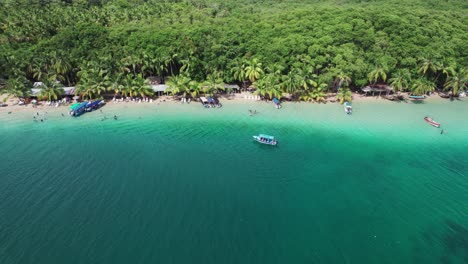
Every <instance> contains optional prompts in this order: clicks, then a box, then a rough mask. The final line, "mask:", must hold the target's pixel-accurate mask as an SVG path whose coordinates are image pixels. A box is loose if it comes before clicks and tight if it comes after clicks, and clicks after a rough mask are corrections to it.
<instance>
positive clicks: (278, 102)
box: [273, 97, 281, 109]
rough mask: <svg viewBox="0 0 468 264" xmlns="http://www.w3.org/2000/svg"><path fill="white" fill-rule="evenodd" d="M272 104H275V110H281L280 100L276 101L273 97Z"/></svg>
mask: <svg viewBox="0 0 468 264" xmlns="http://www.w3.org/2000/svg"><path fill="white" fill-rule="evenodd" d="M273 103H274V104H275V107H276V109H280V108H281V102H280V100H278V98H276V97H274V98H273Z"/></svg>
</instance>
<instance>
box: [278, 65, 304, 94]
mask: <svg viewBox="0 0 468 264" xmlns="http://www.w3.org/2000/svg"><path fill="white" fill-rule="evenodd" d="M281 81H282V82H281V86H282V88H283V91H285V92H287V93H289V94H291V95H294V94H295V93H296V92H297V90H298V88H299V87H301V86H302V85H303V81H304V77H303V76H301V75H299V72H298V71H297V70H295V69H293V70H291V71H289V72H288V74H287V75H283V76H282V77H281Z"/></svg>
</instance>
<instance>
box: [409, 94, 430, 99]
mask: <svg viewBox="0 0 468 264" xmlns="http://www.w3.org/2000/svg"><path fill="white" fill-rule="evenodd" d="M408 97H409V98H410V99H415V100H422V99H426V96H425V95H410V96H408Z"/></svg>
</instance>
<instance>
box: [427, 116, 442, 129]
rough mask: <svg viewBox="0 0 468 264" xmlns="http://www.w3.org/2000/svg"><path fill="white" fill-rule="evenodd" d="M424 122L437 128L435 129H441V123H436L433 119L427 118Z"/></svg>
mask: <svg viewBox="0 0 468 264" xmlns="http://www.w3.org/2000/svg"><path fill="white" fill-rule="evenodd" d="M424 120H425V121H426V122H427V123H429V124H430V125H431V126H435V127H440V123H437V122H436V121H434V120H433V119H432V118H430V117H428V116H426V117H424Z"/></svg>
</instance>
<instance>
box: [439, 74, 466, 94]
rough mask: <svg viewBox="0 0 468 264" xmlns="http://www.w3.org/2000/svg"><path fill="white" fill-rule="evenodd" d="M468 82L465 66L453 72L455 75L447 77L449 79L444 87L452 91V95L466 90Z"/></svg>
mask: <svg viewBox="0 0 468 264" xmlns="http://www.w3.org/2000/svg"><path fill="white" fill-rule="evenodd" d="M467 83H468V73H467V72H466V69H465V68H460V69H459V70H458V71H455V72H453V75H450V76H449V77H448V78H447V81H446V82H445V84H444V89H445V90H448V91H451V93H452V96H456V95H458V92H459V91H460V90H462V91H463V90H464V89H465V88H466V87H467V85H466V84H467Z"/></svg>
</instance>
